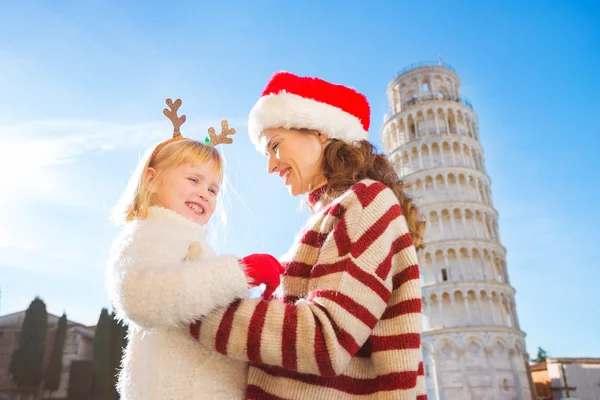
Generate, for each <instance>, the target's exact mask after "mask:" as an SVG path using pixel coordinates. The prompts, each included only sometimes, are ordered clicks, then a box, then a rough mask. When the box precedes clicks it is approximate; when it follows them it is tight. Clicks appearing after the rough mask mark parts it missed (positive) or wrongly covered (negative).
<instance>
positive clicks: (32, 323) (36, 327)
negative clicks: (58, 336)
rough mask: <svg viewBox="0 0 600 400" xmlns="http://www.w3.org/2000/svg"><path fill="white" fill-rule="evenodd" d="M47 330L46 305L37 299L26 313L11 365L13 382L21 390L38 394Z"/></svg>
mask: <svg viewBox="0 0 600 400" xmlns="http://www.w3.org/2000/svg"><path fill="white" fill-rule="evenodd" d="M47 328H48V313H47V311H46V304H45V303H44V302H43V301H42V300H41V299H40V298H39V297H36V298H35V299H34V300H33V301H32V302H31V304H30V305H29V308H27V311H25V319H24V320H23V326H22V327H21V333H20V335H19V345H18V346H17V349H16V350H15V351H14V353H13V355H12V359H11V363H10V373H11V375H12V380H13V382H14V383H15V385H16V386H17V387H19V388H20V389H27V390H31V391H35V392H37V390H38V388H39V386H40V382H41V380H42V369H43V363H44V350H45V346H46V330H47Z"/></svg>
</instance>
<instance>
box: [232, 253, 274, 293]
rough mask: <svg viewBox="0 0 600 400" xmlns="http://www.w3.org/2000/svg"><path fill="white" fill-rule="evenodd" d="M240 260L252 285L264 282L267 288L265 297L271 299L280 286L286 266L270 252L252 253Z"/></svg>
mask: <svg viewBox="0 0 600 400" xmlns="http://www.w3.org/2000/svg"><path fill="white" fill-rule="evenodd" d="M240 261H241V263H242V265H243V267H244V272H245V273H246V276H247V277H248V278H249V279H248V283H249V284H250V285H251V286H258V285H260V284H262V283H264V284H265V286H266V287H267V288H266V289H265V291H264V293H263V299H269V298H270V297H271V295H272V294H273V292H274V291H275V289H277V287H278V286H279V283H280V275H281V274H282V273H283V272H284V271H285V268H283V266H282V265H281V263H280V262H279V261H278V260H277V259H276V258H275V257H273V256H272V255H270V254H250V255H249V256H246V257H244V258H242V259H241V260H240Z"/></svg>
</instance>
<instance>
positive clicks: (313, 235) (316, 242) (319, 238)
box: [300, 230, 327, 248]
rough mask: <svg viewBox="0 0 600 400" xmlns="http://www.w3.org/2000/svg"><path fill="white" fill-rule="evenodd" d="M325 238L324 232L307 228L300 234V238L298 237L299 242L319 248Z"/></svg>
mask: <svg viewBox="0 0 600 400" xmlns="http://www.w3.org/2000/svg"><path fill="white" fill-rule="evenodd" d="M325 239H327V234H326V233H322V232H315V231H313V230H309V231H308V232H306V233H305V234H304V235H303V236H302V238H301V239H300V243H302V244H305V245H308V246H312V247H319V248H320V247H322V246H323V242H325Z"/></svg>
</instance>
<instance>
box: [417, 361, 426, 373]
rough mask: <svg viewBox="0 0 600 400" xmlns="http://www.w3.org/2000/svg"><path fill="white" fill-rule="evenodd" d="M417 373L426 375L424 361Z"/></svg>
mask: <svg viewBox="0 0 600 400" xmlns="http://www.w3.org/2000/svg"><path fill="white" fill-rule="evenodd" d="M417 375H418V376H423V375H425V368H424V367H423V361H421V362H420V363H419V369H417Z"/></svg>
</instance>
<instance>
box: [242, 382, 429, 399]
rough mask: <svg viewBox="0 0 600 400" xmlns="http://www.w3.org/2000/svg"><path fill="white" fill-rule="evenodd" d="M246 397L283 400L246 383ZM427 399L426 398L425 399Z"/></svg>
mask: <svg viewBox="0 0 600 400" xmlns="http://www.w3.org/2000/svg"><path fill="white" fill-rule="evenodd" d="M246 399H247V400H285V399H284V398H282V397H278V396H275V395H274V394H271V393H267V392H265V391H264V390H262V389H261V388H259V387H258V386H255V385H248V387H247V388H246ZM425 400H427V399H425Z"/></svg>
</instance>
